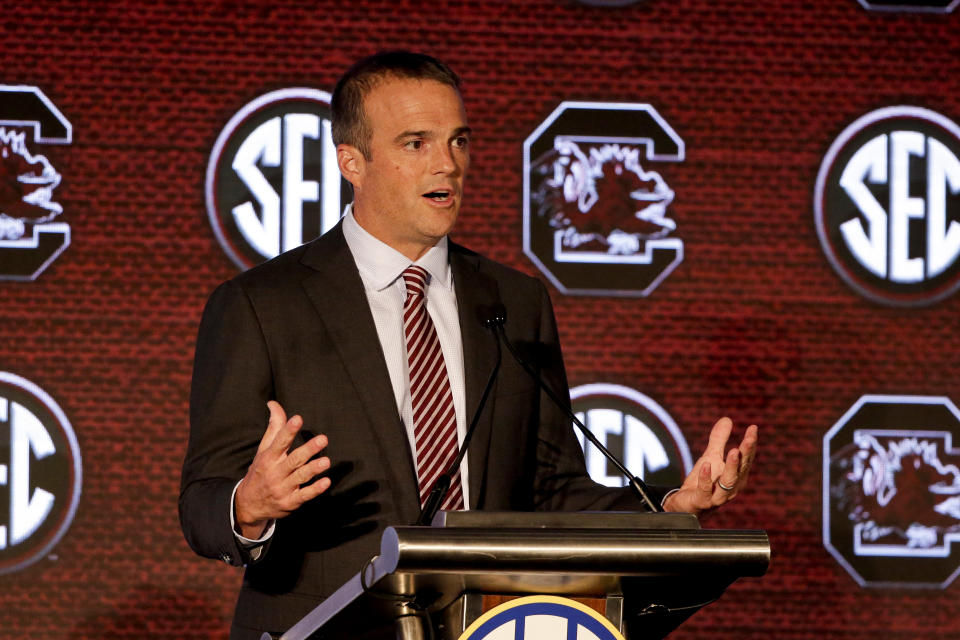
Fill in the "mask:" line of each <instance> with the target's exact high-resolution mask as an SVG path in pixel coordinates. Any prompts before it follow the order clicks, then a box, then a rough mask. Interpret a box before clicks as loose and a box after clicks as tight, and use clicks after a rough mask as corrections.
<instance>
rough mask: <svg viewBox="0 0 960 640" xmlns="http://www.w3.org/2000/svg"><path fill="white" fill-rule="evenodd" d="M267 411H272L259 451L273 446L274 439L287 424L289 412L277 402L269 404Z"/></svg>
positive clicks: (273, 401)
mask: <svg viewBox="0 0 960 640" xmlns="http://www.w3.org/2000/svg"><path fill="white" fill-rule="evenodd" d="M267 410H269V411H270V419H269V420H268V421H267V430H266V431H264V433H263V438H261V439H260V445H259V446H258V447H257V451H263V450H264V449H266V448H267V447H269V446H270V445H271V444H273V439H274V438H276V437H277V434H278V433H279V432H280V430H281V429H282V428H283V425H284V424H286V422H287V412H286V411H284V410H283V407H282V406H280V403H279V402H277V401H276V400H271V401H270V402H268V403H267Z"/></svg>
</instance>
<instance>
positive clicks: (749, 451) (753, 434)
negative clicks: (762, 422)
mask: <svg viewBox="0 0 960 640" xmlns="http://www.w3.org/2000/svg"><path fill="white" fill-rule="evenodd" d="M759 437H760V430H759V429H757V425H755V424H752V425H750V426H749V427H747V432H746V433H745V434H744V435H743V441H742V442H740V447H739V448H740V453H741V454H742V455H741V459H740V466H741V471H743V470H744V468H745V469H749V468H750V465H751V464H753V457H754V456H755V455H756V453H757V440H758V439H759Z"/></svg>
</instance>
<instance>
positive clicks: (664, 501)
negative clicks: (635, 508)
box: [660, 487, 680, 511]
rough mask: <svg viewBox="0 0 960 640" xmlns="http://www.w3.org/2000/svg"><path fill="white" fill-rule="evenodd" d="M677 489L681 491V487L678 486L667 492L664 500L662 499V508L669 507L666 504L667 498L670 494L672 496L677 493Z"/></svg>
mask: <svg viewBox="0 0 960 640" xmlns="http://www.w3.org/2000/svg"><path fill="white" fill-rule="evenodd" d="M677 491H680V487H677V488H676V489H670V491H667V494H666V495H665V496H663V500H661V501H660V508H661V509H663V510H664V511H666V510H667V508H666V506H665V505H666V504H667V498H669V497H670V496H672V495H673V494H675V493H676V492H677Z"/></svg>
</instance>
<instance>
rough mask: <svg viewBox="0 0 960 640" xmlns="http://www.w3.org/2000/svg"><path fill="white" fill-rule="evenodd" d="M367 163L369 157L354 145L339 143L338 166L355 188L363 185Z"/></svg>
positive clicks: (345, 178)
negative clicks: (365, 156) (364, 155)
mask: <svg viewBox="0 0 960 640" xmlns="http://www.w3.org/2000/svg"><path fill="white" fill-rule="evenodd" d="M366 163H367V159H366V158H364V157H363V154H362V153H361V152H360V150H359V149H357V148H356V147H354V146H353V145H349V144H338V145H337V166H338V167H340V174H341V175H342V176H343V178H344V180H346V181H347V182H349V183H350V184H352V185H353V188H354V189H357V188H360V187H362V183H363V175H364V173H365V170H366V166H367V164H366Z"/></svg>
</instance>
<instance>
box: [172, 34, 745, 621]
mask: <svg viewBox="0 0 960 640" xmlns="http://www.w3.org/2000/svg"><path fill="white" fill-rule="evenodd" d="M332 108H333V120H334V140H335V142H336V143H337V159H338V163H339V166H340V170H341V172H342V174H343V175H344V177H345V178H346V179H347V180H348V181H349V182H350V183H351V184H352V185H353V187H354V202H353V204H352V206H351V207H350V209H349V210H348V211H347V212H346V214H345V216H344V219H343V220H342V221H341V223H340V224H339V225H338V226H337V227H336V228H334V229H333V230H332V231H330V232H329V233H327V234H326V235H324V236H323V237H321V238H319V239H317V240H315V241H313V242H311V243H309V244H307V245H304V246H302V247H300V248H298V249H295V250H293V251H290V252H287V253H285V254H283V255H281V256H279V257H278V258H276V259H274V260H272V261H270V262H268V263H266V264H264V265H261V266H259V267H256V268H254V269H251V270H250V271H248V272H246V273H243V274H241V275H239V276H237V277H236V278H234V279H233V280H231V281H229V282H226V283H224V284H223V285H221V286H220V287H219V288H218V289H217V290H216V291H215V292H214V293H213V295H212V296H211V298H210V301H209V302H208V304H207V307H206V309H205V311H204V316H203V320H202V322H201V326H200V333H199V337H198V341H197V351H196V358H195V368H194V378H193V387H192V392H191V408H190V419H191V431H190V443H189V447H188V451H187V456H186V460H185V462H184V469H183V478H182V487H181V497H180V514H181V522H182V525H183V529H184V534H185V536H186V538H187V540H188V542H189V543H190V545H191V547H192V548H193V549H194V550H195V551H197V552H198V553H200V554H201V555H204V556H208V557H214V558H220V559H222V560H224V561H226V562H228V563H230V564H235V565H247V570H246V573H245V576H244V582H243V587H242V589H241V593H240V597H239V600H238V603H237V612H236V615H235V618H234V625H233V629H232V633H231V637H233V638H259V635H260V633H261V632H263V631H269V632H272V633H278V632H282V631H284V630H286V629H287V628H288V627H290V626H291V625H292V624H294V623H295V622H296V621H297V620H298V619H299V618H301V617H302V616H303V615H305V614H306V613H307V612H309V611H310V610H311V609H312V608H313V607H314V606H316V604H317V603H318V602H320V601H321V600H323V599H324V598H325V597H327V596H328V595H330V594H331V593H332V592H333V591H334V590H335V589H336V588H337V587H339V586H340V585H341V584H343V583H344V582H345V581H346V580H347V579H349V578H350V577H351V576H352V575H354V574H355V573H357V572H358V571H359V570H360V568H361V566H362V564H363V563H364V562H365V561H366V560H367V559H368V558H370V557H371V556H372V555H374V554H375V553H376V552H377V549H378V542H379V537H380V534H381V532H382V531H383V529H384V528H385V527H386V526H389V525H391V524H409V523H412V522H414V521H415V520H416V518H417V515H418V513H419V511H420V508H421V497H422V495H423V492H424V491H425V490H428V489H429V487H424V486H423V484H424V480H423V478H422V476H421V477H420V479H419V481H418V471H420V469H418V465H419V466H423V462H422V459H421V458H420V457H419V454H418V452H419V451H420V448H421V446H423V445H422V442H421V441H420V440H418V438H419V437H420V436H419V435H418V433H417V432H416V431H417V430H416V429H414V428H413V426H412V424H413V423H414V422H417V421H419V420H420V419H419V418H416V419H414V418H413V416H414V414H415V413H416V410H415V408H412V407H415V406H416V405H417V399H416V397H413V398H412V397H411V396H416V392H414V391H412V390H411V385H410V382H409V380H410V377H409V376H410V375H411V373H410V372H411V371H412V369H413V367H414V366H415V365H414V364H413V362H412V360H409V361H408V359H407V350H408V345H409V344H410V342H409V340H410V337H409V335H408V334H407V335H405V334H404V329H403V322H404V317H406V307H405V305H406V304H408V302H409V296H410V295H411V294H410V293H409V287H408V288H407V289H406V291H407V293H405V289H404V286H405V285H404V280H405V279H406V273H407V271H408V268H409V267H410V265H411V264H413V265H417V266H419V267H421V268H422V269H423V271H424V272H425V273H427V274H428V275H427V277H426V284H425V288H426V291H427V293H426V302H425V303H424V304H425V307H424V308H425V309H427V312H428V314H429V315H430V316H431V317H432V318H433V320H432V324H434V325H435V326H436V334H437V336H438V337H437V342H438V344H439V345H440V347H441V350H442V360H443V361H445V366H443V364H441V368H442V369H444V370H445V372H446V373H442V374H441V376H440V377H443V378H444V379H446V380H448V381H449V384H448V383H447V382H444V385H445V386H444V389H449V391H445V392H444V393H445V394H446V395H445V396H444V397H446V398H448V399H449V403H450V407H451V410H450V413H451V415H453V414H454V411H453V407H455V409H456V411H455V420H453V419H451V425H450V428H451V429H454V428H455V429H456V433H457V439H458V440H460V441H462V438H463V434H464V431H465V424H466V423H467V422H469V419H470V417H471V416H472V415H473V414H474V412H476V410H477V408H478V406H479V404H480V395H481V391H482V389H483V386H484V385H485V384H486V381H487V378H488V376H489V375H490V373H491V371H492V370H493V367H494V361H495V358H496V345H495V339H494V337H493V336H492V335H491V334H490V333H489V332H488V331H487V330H486V329H484V328H483V326H482V325H481V323H480V321H479V320H478V313H481V310H482V309H485V308H489V307H490V306H491V305H493V304H495V303H496V304H502V305H503V306H504V307H505V309H506V312H507V317H508V323H507V333H508V335H509V336H510V338H511V340H512V341H513V342H515V343H517V344H518V345H520V347H521V348H522V349H523V351H524V353H525V355H526V357H527V358H528V359H529V360H530V361H531V362H533V363H534V365H535V366H536V367H537V368H538V369H539V371H540V372H541V374H542V375H543V376H544V378H545V379H546V381H547V383H548V384H549V385H551V386H552V387H553V388H554V389H555V390H556V391H557V392H558V393H559V394H560V395H561V396H565V395H566V394H567V383H566V377H565V373H564V370H563V362H562V358H561V354H560V346H559V343H558V338H557V331H556V326H555V323H554V317H553V311H552V308H551V306H550V301H549V298H548V296H547V292H546V290H545V288H544V287H543V285H542V284H541V283H540V282H539V281H538V280H536V279H534V278H530V277H529V276H526V275H523V274H521V273H519V272H516V271H514V270H511V269H509V268H507V267H504V266H502V265H499V264H497V263H495V262H492V261H490V260H487V259H486V258H483V257H482V256H479V255H477V254H475V253H473V252H471V251H469V250H467V249H465V248H463V247H460V246H458V245H456V244H454V243H452V242H450V241H449V240H448V239H447V234H448V233H449V232H450V230H451V229H452V227H453V225H454V223H455V221H456V218H457V213H458V211H459V208H460V203H461V199H462V194H463V181H464V177H465V174H466V171H467V168H468V165H469V138H470V128H469V126H468V125H467V118H466V113H465V111H464V108H463V103H462V101H461V99H460V94H459V84H458V79H457V77H456V75H455V74H453V72H452V71H450V69H449V68H447V67H446V65H444V64H443V63H441V62H439V61H437V60H435V59H433V58H430V57H428V56H423V55H419V54H411V53H405V52H393V53H386V54H378V55H377V56H373V57H371V58H368V59H365V60H363V61H361V62H359V63H357V64H356V65H354V67H353V68H351V70H350V71H348V72H347V74H346V75H345V76H344V78H342V79H341V81H340V82H339V83H338V85H337V88H336V90H335V91H334V95H333V105H332ZM405 340H406V342H405ZM438 353H439V351H438ZM287 410H289V411H291V412H294V411H295V412H296V414H297V415H293V416H292V417H289V418H288V417H287V413H286V411H287ZM453 422H455V423H456V424H455V425H454V424H453ZM264 423H266V424H267V427H266V431H264V427H263V425H264ZM731 428H732V425H731V423H730V421H729V420H727V419H725V418H724V419H722V420H721V421H719V422H718V423H717V425H715V426H714V429H713V431H712V433H711V439H710V444H709V445H708V448H707V451H706V453H705V454H704V455H703V456H702V457H701V458H700V459H699V460H698V462H697V464H696V466H695V469H694V471H693V472H692V473H691V475H690V477H688V478H687V480H686V481H685V482H684V484H683V485H682V486H681V487H680V488H679V489H678V490H675V491H673V492H671V493H669V494H667V495H666V496H664V495H660V496H658V499H660V500H663V505H664V507H665V508H667V509H668V510H677V511H689V512H694V513H698V512H700V511H703V510H706V509H711V508H714V507H716V506H719V505H720V504H723V503H724V502H726V501H727V500H729V499H730V498H732V497H733V496H734V495H736V493H737V492H738V491H739V490H740V489H741V488H742V486H743V484H744V482H745V481H746V477H747V473H748V471H749V467H750V463H751V461H752V458H753V455H754V451H755V446H756V438H757V434H756V427H750V428H749V429H748V430H747V433H746V435H745V437H744V440H743V441H742V442H741V444H740V445H739V446H737V447H733V448H731V449H730V451H729V452H726V453H725V449H726V443H727V439H728V437H729V435H730V431H731ZM451 433H452V431H451ZM453 448H454V449H455V448H456V447H455V445H454V446H453ZM461 481H462V482H461ZM454 482H455V484H458V489H457V490H458V491H462V493H463V497H464V498H465V504H466V505H467V506H468V508H470V509H488V510H526V511H529V510H584V509H591V510H598V509H640V508H642V507H641V506H640V504H639V502H638V501H636V499H634V498H633V497H632V496H631V495H629V494H628V493H626V492H625V491H624V490H617V489H609V488H606V487H601V486H599V485H596V484H595V483H593V482H592V481H591V480H590V479H589V478H588V477H587V474H586V471H585V468H584V463H583V456H582V454H581V453H580V450H579V446H578V443H577V441H576V438H575V437H574V434H573V432H572V429H571V426H570V423H569V421H568V420H567V419H566V418H565V417H564V416H563V414H562V412H560V411H559V410H558V409H557V408H556V407H554V406H553V405H552V404H551V402H550V401H549V400H548V399H546V398H545V397H544V396H543V395H542V394H541V393H540V392H539V391H538V389H537V388H536V386H535V384H534V383H533V382H532V381H531V380H530V379H529V378H528V377H527V374H526V373H525V372H524V371H523V370H522V369H521V368H520V367H519V366H518V365H516V364H515V363H514V362H513V361H512V360H510V359H505V360H504V362H503V364H502V366H501V369H500V371H499V374H498V375H497V378H496V382H495V386H494V390H493V394H492V397H491V398H490V401H489V402H488V403H487V404H486V405H485V406H484V408H483V411H482V413H481V415H480V421H479V426H478V428H477V431H476V434H475V436H474V439H473V441H472V443H471V445H470V449H469V452H468V456H467V460H466V461H465V463H464V465H463V466H462V467H461V469H460V476H459V477H456V478H455V479H454ZM418 484H419V485H420V486H418Z"/></svg>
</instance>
